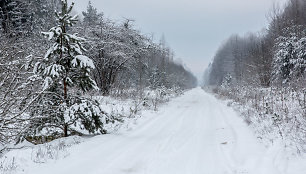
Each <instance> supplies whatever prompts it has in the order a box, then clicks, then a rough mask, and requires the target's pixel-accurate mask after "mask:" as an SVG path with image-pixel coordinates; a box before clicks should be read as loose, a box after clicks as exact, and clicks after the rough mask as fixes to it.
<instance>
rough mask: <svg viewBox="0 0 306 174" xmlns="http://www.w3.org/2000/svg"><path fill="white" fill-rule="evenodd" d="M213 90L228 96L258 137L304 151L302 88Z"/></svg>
mask: <svg viewBox="0 0 306 174" xmlns="http://www.w3.org/2000/svg"><path fill="white" fill-rule="evenodd" d="M214 93H216V94H218V96H220V97H222V98H226V99H230V101H229V104H230V105H232V106H234V107H235V108H236V109H237V110H238V112H240V113H241V116H242V117H243V118H244V119H245V121H246V122H247V123H248V124H249V125H250V126H252V127H253V128H254V129H255V131H256V133H257V136H258V137H259V138H261V139H264V140H267V141H266V142H270V143H273V142H274V141H277V140H281V141H283V144H284V145H285V146H287V147H290V148H292V149H295V150H296V151H297V152H306V146H305V145H306V131H305V129H304V128H305V127H306V89H305V88H303V89H298V90H293V89H290V88H249V87H240V88H214Z"/></svg>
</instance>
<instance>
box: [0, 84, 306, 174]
mask: <svg viewBox="0 0 306 174" xmlns="http://www.w3.org/2000/svg"><path fill="white" fill-rule="evenodd" d="M143 116H144V117H143V119H141V120H138V122H137V126H136V127H135V128H134V129H131V130H128V131H118V132H117V133H112V134H108V135H102V136H96V137H93V138H88V139H81V140H78V139H74V138H73V137H72V138H70V140H69V142H72V143H70V144H73V145H72V146H70V145H63V143H62V145H61V146H59V144H61V143H58V149H60V150H58V151H57V152H59V153H60V154H55V155H54V156H55V157H56V160H49V161H36V162H33V160H31V159H29V158H31V157H32V158H33V148H32V149H31V148H28V149H22V150H14V151H11V152H9V153H8V154H6V156H5V157H6V159H12V157H14V158H13V159H14V162H13V163H12V164H13V167H14V165H15V166H16V167H17V168H19V170H16V171H18V173H28V174H42V173H43V174H67V173H70V174H85V173H86V174H181V173H182V174H305V171H306V160H305V159H306V158H305V154H304V156H299V157H294V156H293V155H291V154H290V152H289V151H286V150H285V149H284V148H282V147H281V146H279V145H277V143H275V145H274V146H272V147H270V148H269V149H267V148H266V147H264V146H263V145H262V144H261V143H260V142H259V140H258V139H257V138H256V137H255V135H254V134H253V132H252V130H251V128H250V127H248V126H247V125H246V123H244V122H243V120H242V119H241V118H240V117H238V114H236V113H235V112H234V111H233V110H232V109H231V108H229V107H227V106H226V105H225V104H224V103H223V102H220V101H219V100H217V99H215V98H214V97H213V96H212V95H210V94H207V93H205V92H204V91H203V90H202V89H200V88H196V89H193V90H191V91H188V92H186V93H185V94H184V95H182V96H180V97H178V98H175V99H173V100H172V101H170V102H169V103H168V104H166V105H164V106H163V107H161V108H160V110H159V111H158V112H157V113H155V112H149V111H147V112H144V113H143ZM57 141H58V142H61V140H57ZM53 144H55V145H54V146H56V143H55V142H53ZM64 144H65V143H64ZM68 144H69V143H68ZM56 147H57V146H56ZM61 149H64V150H61ZM34 154H39V153H36V152H34ZM46 154H48V153H46ZM302 155H303V154H302ZM34 156H35V155H34ZM303 157H304V158H303ZM34 158H35V159H36V157H34ZM7 161H8V160H7ZM29 161H32V162H29ZM0 167H1V164H0ZM21 168H22V170H20V169H21Z"/></svg>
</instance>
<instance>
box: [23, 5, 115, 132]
mask: <svg viewBox="0 0 306 174" xmlns="http://www.w3.org/2000/svg"><path fill="white" fill-rule="evenodd" d="M61 2H62V10H61V12H59V13H56V19H57V26H55V27H53V28H51V29H50V31H49V32H43V35H45V36H46V37H48V40H49V41H51V42H53V43H52V44H51V47H50V48H49V49H48V51H47V53H46V54H45V56H44V58H43V60H42V61H40V62H38V63H36V64H35V67H34V72H35V74H36V75H38V76H40V77H41V78H42V81H43V82H42V90H43V94H42V95H41V97H40V98H39V99H38V101H37V103H36V104H35V105H33V108H32V110H31V115H32V120H31V124H30V126H29V130H27V133H28V135H27V136H34V135H35V136H36V135H44V136H45V135H54V134H56V135H57V136H58V135H59V133H60V132H62V133H63V135H64V136H65V137H66V136H68V134H69V133H70V134H73V133H81V134H82V133H83V131H84V130H86V133H105V130H104V129H103V125H104V124H106V123H108V122H109V121H112V118H111V117H110V116H107V115H106V114H105V113H104V112H103V111H102V109H101V108H100V106H99V104H98V102H97V101H93V100H90V99H88V98H85V97H83V96H82V92H86V91H89V90H91V89H98V88H97V85H96V82H95V81H94V80H93V79H91V77H90V71H91V69H93V68H95V67H94V64H93V61H92V60H91V59H90V58H88V57H87V56H84V55H83V51H84V48H83V46H82V42H84V41H85V40H84V39H83V38H81V37H78V36H77V34H69V33H68V29H69V27H72V26H73V25H74V24H76V22H77V16H71V15H70V13H71V11H72V8H73V5H74V4H73V3H72V5H71V6H68V3H67V0H62V1H61Z"/></svg>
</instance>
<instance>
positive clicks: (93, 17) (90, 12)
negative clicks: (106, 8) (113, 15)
mask: <svg viewBox="0 0 306 174" xmlns="http://www.w3.org/2000/svg"><path fill="white" fill-rule="evenodd" d="M82 14H83V16H84V19H83V21H84V23H85V25H89V26H93V25H95V24H97V23H98V21H99V20H101V19H102V17H103V13H98V11H97V9H96V8H94V7H93V6H92V4H91V1H89V2H88V6H87V11H86V12H85V11H84V12H82Z"/></svg>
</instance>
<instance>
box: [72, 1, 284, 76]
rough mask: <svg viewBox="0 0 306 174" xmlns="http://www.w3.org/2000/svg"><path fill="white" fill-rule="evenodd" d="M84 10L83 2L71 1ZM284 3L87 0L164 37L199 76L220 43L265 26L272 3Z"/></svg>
mask: <svg viewBox="0 0 306 174" xmlns="http://www.w3.org/2000/svg"><path fill="white" fill-rule="evenodd" d="M73 1H75V2H76V5H75V7H76V8H75V10H76V11H78V12H81V11H84V10H86V7H87V4H88V1H87V0H73ZM284 1H285V0H91V2H92V4H93V5H94V6H95V7H96V8H97V9H98V10H99V11H101V12H103V13H104V16H105V17H108V18H110V19H113V20H114V21H118V22H119V21H122V20H123V19H124V18H130V19H134V20H135V26H136V28H137V29H140V30H141V31H142V32H143V33H145V34H150V33H154V36H155V39H156V40H159V39H160V37H161V36H162V35H163V34H164V36H165V38H166V41H167V43H168V45H169V46H170V47H171V48H172V49H173V50H174V52H175V54H176V58H180V59H182V60H183V62H184V63H185V64H186V65H187V67H188V68H189V69H190V70H191V71H192V72H193V73H194V74H195V75H196V76H197V77H201V75H202V74H203V72H204V70H205V68H206V67H207V65H208V64H209V62H211V60H212V58H213V56H214V54H215V52H216V50H217V49H218V47H219V46H220V44H221V43H222V42H223V41H224V40H225V39H227V38H228V37H229V36H230V35H232V34H234V33H238V34H241V35H243V34H246V33H247V32H258V31H261V30H262V29H263V28H264V27H266V26H267V25H268V21H267V17H266V16H267V14H268V12H269V10H270V9H271V8H272V5H273V3H281V2H284Z"/></svg>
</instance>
